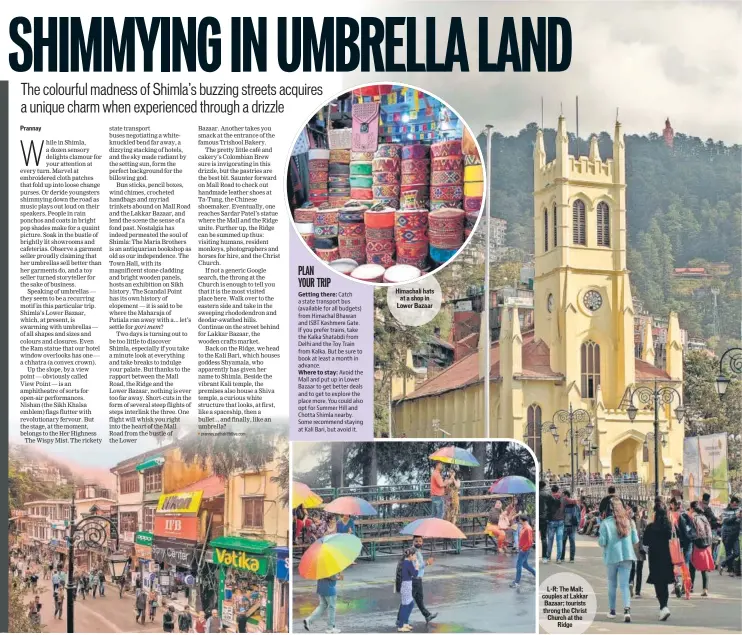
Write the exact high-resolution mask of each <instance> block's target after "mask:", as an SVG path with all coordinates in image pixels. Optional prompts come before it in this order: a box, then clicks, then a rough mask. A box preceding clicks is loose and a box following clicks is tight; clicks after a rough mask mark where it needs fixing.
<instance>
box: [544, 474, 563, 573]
mask: <svg viewBox="0 0 742 635" xmlns="http://www.w3.org/2000/svg"><path fill="white" fill-rule="evenodd" d="M546 525H547V539H546V552H545V553H544V555H543V563H544V564H548V562H549V559H550V558H551V548H552V546H553V544H554V539H555V538H556V551H557V553H556V561H557V564H560V563H561V562H562V559H563V557H564V550H563V547H564V507H563V506H562V500H561V496H560V495H559V486H558V485H552V486H551V496H549V498H548V499H547V502H546Z"/></svg>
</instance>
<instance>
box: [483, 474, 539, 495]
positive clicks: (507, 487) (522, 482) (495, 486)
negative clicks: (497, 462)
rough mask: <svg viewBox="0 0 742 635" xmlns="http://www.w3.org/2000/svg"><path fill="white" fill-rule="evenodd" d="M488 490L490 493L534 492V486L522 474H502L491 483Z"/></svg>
mask: <svg viewBox="0 0 742 635" xmlns="http://www.w3.org/2000/svg"><path fill="white" fill-rule="evenodd" d="M488 491H489V493H490V494H535V493H536V486H535V485H534V484H533V481H530V480H528V479H527V478H525V477H524V476H504V477H503V478H501V479H498V480H497V481H495V482H494V483H492V485H491V486H490V488H489V490H488Z"/></svg>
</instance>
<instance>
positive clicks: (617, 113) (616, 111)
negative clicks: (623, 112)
mask: <svg viewBox="0 0 742 635" xmlns="http://www.w3.org/2000/svg"><path fill="white" fill-rule="evenodd" d="M616 123H618V108H616Z"/></svg>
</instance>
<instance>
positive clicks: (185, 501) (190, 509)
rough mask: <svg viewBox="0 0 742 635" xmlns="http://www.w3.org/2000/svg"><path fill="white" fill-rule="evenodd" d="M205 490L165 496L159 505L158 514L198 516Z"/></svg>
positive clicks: (161, 498) (161, 497)
mask: <svg viewBox="0 0 742 635" xmlns="http://www.w3.org/2000/svg"><path fill="white" fill-rule="evenodd" d="M202 496H203V490H197V491H195V492H177V493H174V494H163V495H162V496H160V500H159V501H158V503H157V510H156V511H155V513H156V514H193V515H195V514H197V513H198V509H199V507H200V506H201V497H202Z"/></svg>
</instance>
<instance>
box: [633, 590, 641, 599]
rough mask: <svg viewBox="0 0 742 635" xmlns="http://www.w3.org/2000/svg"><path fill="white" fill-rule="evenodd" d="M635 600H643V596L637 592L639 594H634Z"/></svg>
mask: <svg viewBox="0 0 742 635" xmlns="http://www.w3.org/2000/svg"><path fill="white" fill-rule="evenodd" d="M634 598H636V599H637V600H641V599H642V594H641V593H639V592H638V591H637V592H636V593H635V594H634Z"/></svg>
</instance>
